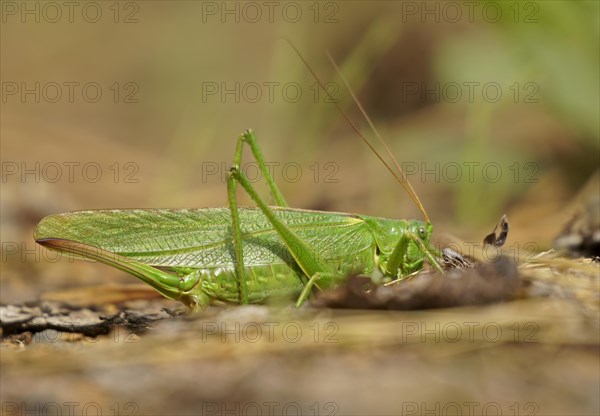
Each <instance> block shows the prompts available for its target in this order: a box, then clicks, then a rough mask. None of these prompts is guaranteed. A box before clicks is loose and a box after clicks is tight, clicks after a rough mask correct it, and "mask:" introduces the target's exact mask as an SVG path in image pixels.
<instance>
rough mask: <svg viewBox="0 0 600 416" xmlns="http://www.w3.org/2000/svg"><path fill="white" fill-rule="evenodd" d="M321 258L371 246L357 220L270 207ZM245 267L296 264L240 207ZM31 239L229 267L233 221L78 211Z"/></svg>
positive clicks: (254, 213)
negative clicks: (73, 242)
mask: <svg viewBox="0 0 600 416" xmlns="http://www.w3.org/2000/svg"><path fill="white" fill-rule="evenodd" d="M273 210H275V212H276V213H277V215H278V216H279V217H280V218H281V219H282V220H283V222H285V223H286V224H287V225H288V226H289V227H290V228H291V229H292V230H293V231H294V232H295V233H296V234H297V235H298V236H299V237H300V238H302V239H304V240H305V241H306V242H307V243H308V244H309V245H310V246H311V247H313V248H314V249H315V250H316V251H317V253H318V254H319V255H320V256H321V258H322V259H324V260H332V259H338V258H341V257H344V256H348V255H351V254H353V253H358V252H360V251H362V250H364V249H366V248H368V247H372V246H373V237H372V234H371V233H370V232H369V230H368V226H367V224H366V223H365V222H364V220H363V219H361V218H360V217H357V216H353V215H348V214H341V213H329V212H322V211H306V210H298V209H290V208H273ZM240 222H241V229H242V240H243V250H244V263H245V265H246V266H257V265H268V264H278V263H288V264H289V263H291V262H293V258H292V256H291V255H290V253H289V251H288V250H287V248H286V247H285V245H284V244H283V242H282V240H281V239H280V238H279V236H278V235H277V233H276V231H275V230H274V229H273V228H272V226H271V224H270V223H269V222H268V221H267V219H266V218H265V217H264V215H263V214H262V213H261V212H260V210H259V209H257V208H241V209H240ZM34 237H35V239H36V241H41V240H53V239H63V240H71V241H76V242H79V243H83V244H86V245H89V246H93V247H97V248H100V249H103V250H106V251H109V252H112V253H117V254H119V255H121V256H125V257H127V258H131V259H134V260H137V261H140V262H142V263H144V264H147V265H152V266H162V267H193V268H215V267H233V261H234V249H233V242H232V233H231V215H230V211H229V209H227V208H205V209H132V210H118V209H115V210H98V211H77V212H71V213H66V214H58V215H51V216H49V217H46V218H44V219H43V220H42V221H41V222H40V223H39V224H38V226H37V228H36V230H35V233H34Z"/></svg>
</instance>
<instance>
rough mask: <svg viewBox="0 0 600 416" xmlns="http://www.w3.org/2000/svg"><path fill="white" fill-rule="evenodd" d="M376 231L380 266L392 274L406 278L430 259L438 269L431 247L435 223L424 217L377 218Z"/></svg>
mask: <svg viewBox="0 0 600 416" xmlns="http://www.w3.org/2000/svg"><path fill="white" fill-rule="evenodd" d="M375 223H376V224H374V225H375V227H376V231H375V232H374V235H375V240H376V243H377V251H378V265H379V268H380V269H381V271H382V272H383V273H384V274H385V275H387V276H390V277H402V276H406V275H407V274H410V273H412V272H415V271H417V270H420V269H422V268H423V262H424V260H425V259H428V260H429V262H430V263H434V264H432V265H433V266H434V267H436V268H438V267H439V266H438V265H437V262H436V261H435V259H434V257H433V253H434V252H435V250H433V249H432V248H430V241H431V235H432V233H433V226H432V225H431V223H429V222H427V221H420V220H389V219H377V220H376V221H375Z"/></svg>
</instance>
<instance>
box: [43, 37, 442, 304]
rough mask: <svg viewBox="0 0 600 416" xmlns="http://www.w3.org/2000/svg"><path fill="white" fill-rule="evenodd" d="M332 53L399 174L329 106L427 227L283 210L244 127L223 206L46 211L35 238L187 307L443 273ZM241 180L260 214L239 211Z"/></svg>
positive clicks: (401, 178) (301, 296) (302, 296)
mask: <svg viewBox="0 0 600 416" xmlns="http://www.w3.org/2000/svg"><path fill="white" fill-rule="evenodd" d="M290 45H291V46H292V48H293V49H294V51H295V52H296V53H297V54H298V56H299V57H300V59H301V60H302V61H303V63H304V64H305V65H306V66H307V68H308V70H309V71H310V72H311V74H312V75H313V76H314V77H315V79H316V80H317V82H318V83H319V85H320V86H321V88H322V89H323V90H324V91H325V93H326V94H328V95H329V92H328V90H327V89H326V88H325V87H324V85H323V83H322V82H321V81H320V79H319V77H318V76H317V75H316V73H315V72H314V71H313V70H312V68H311V67H310V66H309V65H308V63H307V62H306V60H305V59H304V58H303V57H302V55H301V54H300V53H299V51H298V50H297V49H296V47H295V46H294V45H292V44H291V43H290ZM328 57H329V59H330V61H331V63H332V65H333V66H334V68H335V70H336V71H337V73H338V75H339V76H340V77H341V79H342V80H343V82H344V84H345V85H346V88H348V91H350V94H351V95H352V98H353V100H354V102H355V103H356V105H357V106H358V107H359V109H360V111H361V113H362V114H363V116H364V117H365V119H366V120H367V121H368V123H369V125H370V127H371V129H372V130H373V132H374V133H375V136H376V137H377V138H378V140H379V141H380V142H381V143H382V144H383V145H384V146H385V149H386V152H387V154H388V155H389V156H390V157H391V158H392V160H393V162H394V165H395V167H396V168H397V171H398V173H397V172H395V171H394V170H393V169H392V168H391V167H390V165H389V164H388V163H387V162H386V161H385V160H384V159H383V158H382V157H381V155H380V154H379V153H378V152H377V151H376V150H375V149H374V147H373V146H372V145H371V143H370V142H369V141H368V140H367V139H366V138H365V136H364V135H363V134H362V133H361V131H360V130H359V128H358V127H357V126H356V125H355V124H354V122H353V121H352V120H351V119H350V118H349V117H348V116H347V115H346V113H345V112H344V111H343V110H342V108H341V107H340V106H339V105H338V104H337V102H335V100H333V101H334V104H335V105H336V107H337V109H338V110H339V111H340V113H341V114H342V116H343V117H344V118H345V119H346V120H347V121H348V123H349V124H350V126H351V127H352V128H353V130H354V131H355V132H356V133H357V134H358V136H359V137H360V138H361V139H362V140H363V141H364V142H365V143H366V144H367V145H368V146H369V148H370V149H371V150H372V151H373V152H374V154H375V155H376V156H377V157H378V158H379V159H380V160H381V162H382V163H383V164H384V166H385V167H386V168H387V169H388V170H389V171H390V172H391V173H392V175H393V176H394V177H395V178H396V180H398V182H400V184H401V185H402V186H403V187H404V189H405V190H406V192H407V193H408V195H409V196H410V197H411V199H412V200H413V201H414V203H415V204H416V205H417V207H418V208H419V209H420V210H421V212H422V213H423V216H424V219H425V220H424V221H418V220H394V219H386V218H378V217H370V216H365V215H353V214H346V213H335V212H324V211H310V210H303V209H295V208H289V207H288V205H287V203H286V201H285V198H284V197H283V195H282V194H281V192H280V191H279V188H278V187H277V185H276V183H275V181H274V179H273V177H272V175H271V172H270V171H269V169H267V167H266V164H265V161H264V157H263V154H262V151H261V149H260V147H259V145H258V143H257V140H256V137H255V135H254V133H253V132H252V131H251V130H248V131H245V132H244V133H242V134H241V135H240V136H239V138H238V140H237V145H236V149H235V155H234V158H233V167H232V168H231V170H230V171H229V174H228V177H227V194H228V202H229V208H205V209H133V210H119V209H114V210H110V209H109V210H97V211H76V212H71V213H65V214H58V215H51V216H48V217H46V218H44V219H42V221H40V223H39V224H38V226H37V228H36V230H35V232H34V238H35V240H36V242H38V243H39V244H41V245H43V246H45V247H47V248H49V249H52V250H56V251H59V252H65V253H68V254H70V255H72V256H75V257H80V258H86V259H92V260H96V261H99V262H102V263H105V264H108V265H110V266H113V267H116V268H118V269H120V270H123V271H125V272H128V273H130V274H132V275H134V276H136V277H138V278H139V279H141V280H142V281H144V282H146V283H148V284H149V285H151V286H152V287H153V288H155V289H156V290H157V291H158V292H160V293H161V294H162V295H164V296H165V297H167V298H169V299H175V300H179V301H181V302H183V303H184V304H186V305H188V306H189V307H191V308H193V309H203V308H205V307H206V306H207V305H208V304H209V303H210V302H211V300H221V301H226V302H234V303H242V304H248V303H260V302H263V301H265V300H267V299H268V298H271V297H274V296H288V297H290V296H296V297H297V300H296V305H297V306H300V305H301V304H302V303H303V302H304V301H305V300H306V299H307V297H308V296H309V294H310V293H311V290H312V288H313V286H316V287H317V288H319V289H327V288H330V287H333V286H335V285H336V284H338V283H340V282H341V281H343V279H345V277H346V276H347V275H349V274H350V273H361V274H366V275H373V276H375V275H379V276H381V275H383V276H386V277H388V278H389V279H398V278H402V277H403V276H406V275H408V274H410V273H412V272H414V271H417V270H420V269H421V268H422V267H423V262H424V260H425V259H427V260H428V262H429V263H430V264H431V265H432V266H433V267H435V268H436V269H438V270H441V268H440V266H439V264H438V262H437V261H436V259H435V256H434V253H435V250H433V249H431V248H430V246H429V241H430V237H431V234H432V225H431V223H430V221H429V218H428V216H427V213H426V212H425V209H424V207H423V205H422V204H421V202H420V201H419V198H418V197H417V195H416V193H415V192H414V190H413V188H412V186H411V185H410V183H409V182H408V180H407V178H406V176H405V175H404V173H403V172H402V169H401V168H400V166H399V165H398V163H397V162H396V160H395V159H394V158H393V156H392V153H391V151H390V149H389V148H388V146H387V145H386V144H385V141H383V139H382V138H381V137H380V136H379V134H378V133H377V130H376V129H375V127H374V125H373V123H372V122H371V120H370V118H369V117H368V115H367V113H366V112H365V110H364V109H363V108H362V106H361V104H360V102H359V101H358V99H357V98H356V96H355V94H354V92H353V91H352V89H351V88H350V85H349V84H348V82H347V81H346V79H345V78H344V77H343V75H342V73H341V71H340V70H339V68H338V67H337V65H336V64H335V61H334V60H333V59H332V58H331V56H330V55H329V54H328ZM244 144H246V145H248V147H249V148H250V150H251V152H252V155H253V156H254V159H255V160H256V162H257V165H258V166H259V168H260V170H261V173H262V175H263V177H264V178H265V181H266V183H267V186H268V188H269V191H270V193H271V196H272V198H273V200H274V202H275V206H269V205H268V204H267V203H266V202H265V200H264V199H263V198H262V197H260V196H259V195H258V194H257V193H256V191H255V189H254V187H253V185H252V184H251V183H250V182H249V181H248V179H247V178H246V177H245V176H244V175H243V173H242V172H241V170H240V166H241V162H242V153H243V146H244ZM238 184H239V185H241V186H242V188H244V190H245V191H246V192H247V193H248V194H249V196H250V197H251V198H252V200H253V201H254V202H255V203H256V205H257V207H256V208H239V207H238V204H237V200H236V191H237V185H238Z"/></svg>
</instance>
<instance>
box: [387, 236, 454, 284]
mask: <svg viewBox="0 0 600 416" xmlns="http://www.w3.org/2000/svg"><path fill="white" fill-rule="evenodd" d="M411 241H412V242H414V243H415V244H416V245H417V246H419V249H420V250H421V253H422V254H423V257H424V258H426V259H427V261H428V262H429V263H430V264H431V266H432V267H434V268H435V269H436V270H438V271H439V272H442V273H443V271H442V268H441V266H440V265H439V263H438V261H437V260H436V259H435V257H434V256H433V254H432V253H431V250H430V249H429V248H428V247H427V246H426V245H425V243H423V241H422V240H421V239H420V238H419V237H417V236H416V235H414V234H412V233H407V234H404V235H403V236H402V237H400V240H399V241H398V244H396V247H395V248H394V251H393V252H392V254H391V255H390V257H389V259H388V262H387V265H386V274H387V275H388V276H398V277H399V276H401V275H405V274H407V273H409V272H411V271H413V270H415V269H416V268H417V266H418V265H419V264H420V263H421V262H422V261H423V260H422V259H417V260H414V261H413V262H410V263H409V262H408V260H407V257H408V256H407V255H408V245H409V243H410V242H411Z"/></svg>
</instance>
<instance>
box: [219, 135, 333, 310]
mask: <svg viewBox="0 0 600 416" xmlns="http://www.w3.org/2000/svg"><path fill="white" fill-rule="evenodd" d="M244 142H246V143H248V145H249V146H250V148H251V150H252V153H253V155H254V157H255V159H256V160H257V163H258V165H259V168H260V169H261V172H262V173H263V175H264V176H265V180H266V181H267V185H268V186H269V189H270V190H271V194H272V195H273V197H274V199H275V200H276V202H277V203H278V204H279V205H280V206H287V203H286V202H285V199H284V198H283V196H282V195H281V192H280V191H279V189H278V188H277V185H276V184H275V181H274V180H273V177H272V175H271V174H270V172H269V171H268V169H267V168H266V165H265V163H264V159H263V157H262V152H261V151H260V148H259V146H258V144H257V142H256V137H255V136H254V133H253V132H252V131H250V130H249V131H246V132H244V133H243V134H242V135H241V136H240V138H239V139H238V142H237V146H236V151H235V157H234V162H233V167H232V168H231V170H230V171H229V175H228V177H227V193H228V200H229V208H230V211H231V225H232V234H233V243H234V252H235V257H236V260H235V262H236V265H235V266H236V273H237V276H238V281H239V288H240V298H241V299H240V300H241V303H243V304H247V303H248V288H247V284H246V272H245V267H244V257H243V250H242V233H241V228H240V217H239V210H238V204H237V197H236V191H237V184H238V183H239V184H240V185H241V186H242V187H243V188H244V190H245V191H246V193H248V195H250V197H251V198H252V200H253V201H254V202H255V203H256V204H257V205H258V207H259V209H260V210H261V211H262V213H263V215H265V217H267V220H268V221H269V222H270V223H271V224H272V225H273V228H274V229H275V231H276V232H277V234H278V235H279V237H280V238H281V239H282V240H283V241H284V243H285V245H286V248H287V249H288V250H289V252H290V254H291V255H292V257H293V258H294V260H295V261H296V263H297V264H298V266H299V267H300V268H301V269H302V272H303V273H304V274H305V275H306V276H309V277H312V276H315V275H316V274H317V273H321V274H329V269H328V267H327V266H326V264H325V262H324V261H323V260H322V259H321V258H320V257H319V255H318V254H317V251H316V250H315V249H314V248H313V247H311V246H310V245H308V244H307V243H306V242H305V241H304V240H302V239H301V238H300V237H298V235H296V233H294V232H293V231H292V230H291V229H290V228H289V227H288V226H287V225H286V224H285V223H283V222H282V221H281V220H280V219H279V217H278V216H277V215H276V214H275V212H274V211H273V209H272V208H271V207H269V206H268V205H267V203H266V202H265V201H264V200H263V199H262V198H261V197H260V196H259V195H258V193H257V192H256V190H255V189H254V187H253V186H252V184H251V183H250V182H249V181H248V179H247V178H246V177H245V175H244V174H243V173H242V172H241V170H240V164H241V160H242V150H243V144H244ZM312 284H314V285H317V284H316V281H313V283H312ZM317 286H318V285H317ZM306 296H307V295H305V297H306Z"/></svg>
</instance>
